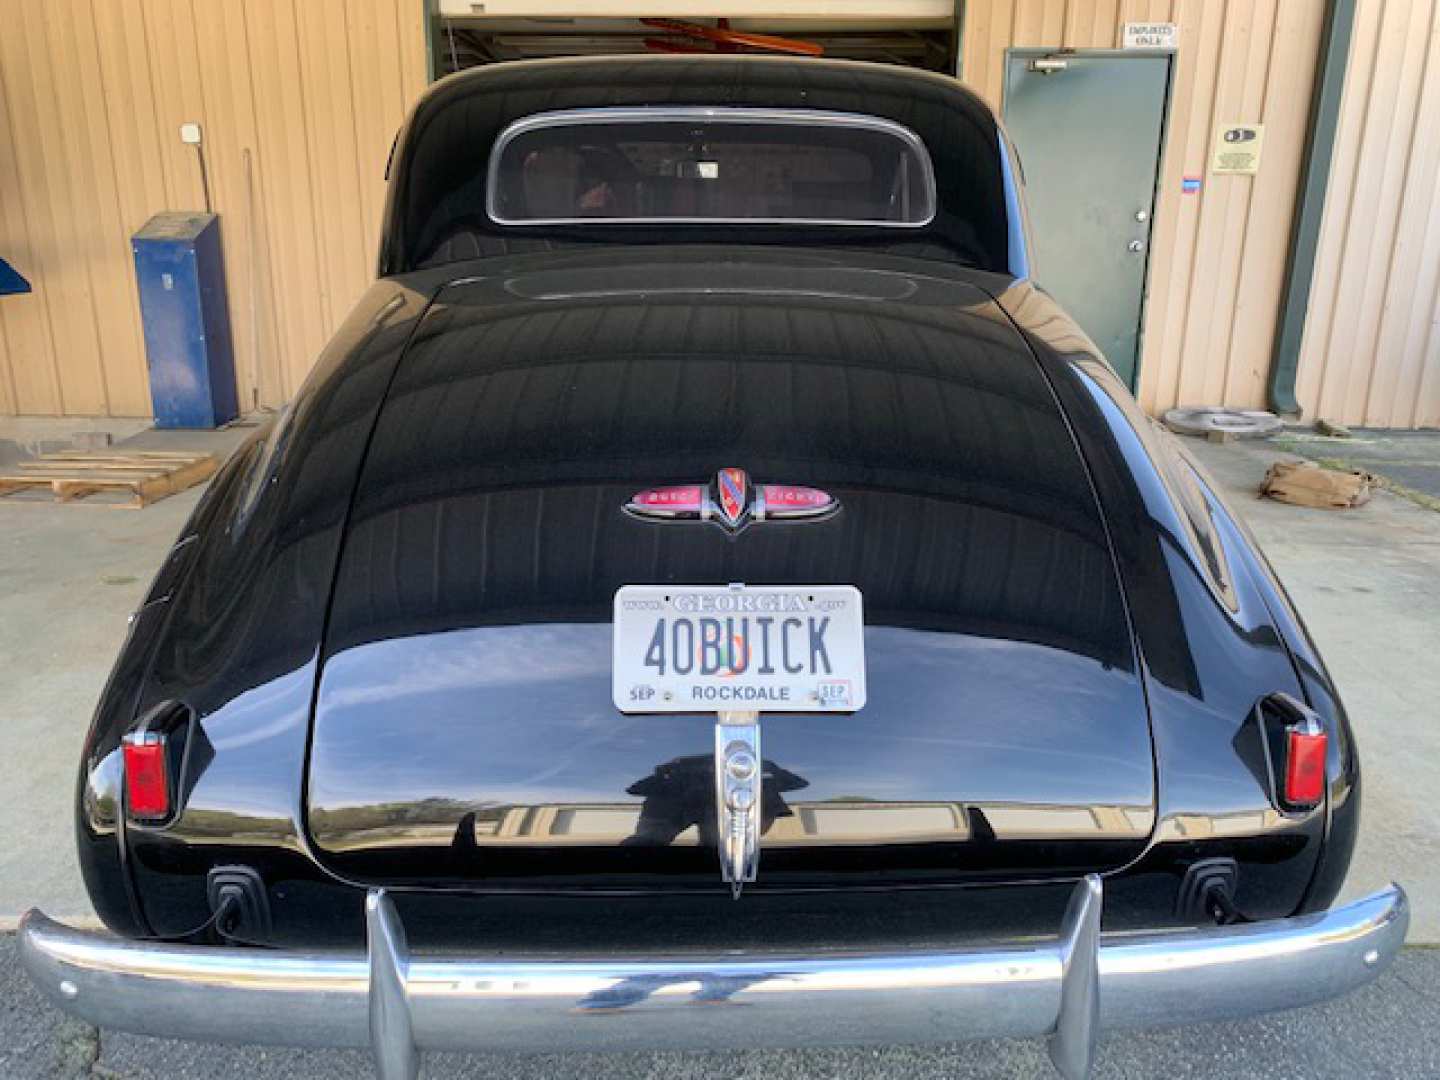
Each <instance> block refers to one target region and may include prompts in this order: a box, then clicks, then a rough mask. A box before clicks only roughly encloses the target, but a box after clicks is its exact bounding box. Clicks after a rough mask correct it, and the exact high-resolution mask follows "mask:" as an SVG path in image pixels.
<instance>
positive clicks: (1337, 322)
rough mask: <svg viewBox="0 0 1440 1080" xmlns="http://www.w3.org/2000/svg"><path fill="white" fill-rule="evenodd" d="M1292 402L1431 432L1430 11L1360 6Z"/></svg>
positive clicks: (1436, 231)
mask: <svg viewBox="0 0 1440 1080" xmlns="http://www.w3.org/2000/svg"><path fill="white" fill-rule="evenodd" d="M1296 389H1297V392H1298V395H1299V398H1300V404H1301V406H1302V407H1303V408H1304V410H1305V414H1306V415H1307V416H1310V417H1326V418H1328V419H1336V420H1341V421H1343V422H1345V423H1351V424H1370V425H1374V426H1377V427H1440V3H1437V2H1436V0H1361V3H1360V5H1359V7H1358V10H1357V13H1356V21H1355V35H1354V38H1353V41H1352V44H1351V47H1350V68H1349V72H1348V74H1347V77H1346V80H1345V93H1344V97H1343V98H1342V100H1341V106H1340V128H1339V132H1338V134H1337V137H1336V147H1335V158H1334V161H1333V164H1332V165H1331V172H1330V190H1329V194H1328V196H1327V199H1326V206H1325V217H1324V220H1323V222H1322V225H1321V232H1320V249H1319V252H1318V255H1317V257H1316V273H1315V285H1314V289H1313V291H1312V292H1311V296H1310V310H1309V314H1308V317H1307V320H1306V324H1305V336H1304V339H1303V341H1302V343H1301V352H1300V368H1299V375H1298V379H1297V387H1296Z"/></svg>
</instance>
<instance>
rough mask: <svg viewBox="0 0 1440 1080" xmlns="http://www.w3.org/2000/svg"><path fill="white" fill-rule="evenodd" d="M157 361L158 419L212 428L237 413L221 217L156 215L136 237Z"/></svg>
mask: <svg viewBox="0 0 1440 1080" xmlns="http://www.w3.org/2000/svg"><path fill="white" fill-rule="evenodd" d="M130 243H131V250H132V251H133V252H134V254H135V275H136V277H137V278H138V279H139V285H140V313H141V317H142V320H143V322H144V326H145V352H146V356H147V357H148V362H149V366H150V398H151V404H152V406H153V408H154V410H155V426H156V427H161V428H213V427H219V426H220V425H221V424H224V423H227V422H229V421H231V420H233V419H235V417H236V415H237V413H238V412H239V409H238V406H237V401H236V390H235V350H234V347H233V345H232V344H231V340H230V312H229V308H228V306H227V304H226V302H225V267H224V264H223V262H222V261H221V258H220V219H219V218H218V217H216V216H215V215H214V214H200V213H186V212H166V213H163V214H156V215H155V216H154V217H152V218H151V219H150V220H149V221H147V222H146V223H145V226H144V228H142V229H141V230H140V231H139V232H137V233H136V234H135V235H134V236H133V237H131V238H130Z"/></svg>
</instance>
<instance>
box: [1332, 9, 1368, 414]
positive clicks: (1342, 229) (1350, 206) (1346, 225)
mask: <svg viewBox="0 0 1440 1080" xmlns="http://www.w3.org/2000/svg"><path fill="white" fill-rule="evenodd" d="M1384 29H1385V26H1384V11H1383V8H1382V10H1381V14H1380V16H1379V22H1378V23H1377V26H1376V29H1375V42H1374V44H1373V46H1372V48H1371V53H1370V70H1369V71H1368V72H1367V73H1366V77H1365V96H1364V100H1363V105H1362V107H1361V111H1360V116H1359V119H1358V121H1357V122H1358V123H1359V125H1360V130H1359V131H1358V132H1357V133H1356V136H1355V160H1354V162H1353V164H1352V166H1351V169H1350V183H1349V190H1348V192H1347V195H1348V198H1347V199H1346V205H1345V210H1344V213H1343V216H1342V217H1341V220H1340V223H1339V241H1338V242H1339V245H1340V250H1339V251H1338V252H1337V255H1336V263H1335V265H1336V283H1335V294H1334V297H1332V300H1331V304H1330V307H1329V310H1328V311H1326V313H1325V337H1324V346H1323V349H1322V353H1321V356H1322V357H1323V362H1322V364H1321V367H1320V376H1319V379H1318V381H1317V382H1316V386H1315V412H1316V414H1317V415H1318V414H1320V413H1323V412H1325V411H1327V409H1326V400H1327V398H1328V397H1329V396H1330V394H1329V387H1330V385H1331V368H1332V364H1331V358H1332V355H1333V350H1334V345H1335V308H1336V304H1335V302H1334V301H1335V299H1336V298H1338V297H1339V295H1340V292H1341V289H1342V288H1343V285H1344V281H1343V278H1344V275H1345V267H1346V266H1347V265H1348V263H1349V254H1350V238H1351V232H1352V228H1353V226H1354V221H1355V204H1356V198H1355V189H1356V187H1357V186H1358V185H1359V183H1360V173H1361V170H1362V169H1363V167H1364V164H1365V156H1364V153H1363V151H1364V147H1365V141H1366V138H1367V136H1368V135H1369V132H1370V117H1371V108H1372V105H1373V95H1374V91H1375V72H1376V69H1377V68H1378V67H1379V66H1380V43H1381V41H1383V40H1384ZM1342 108H1343V104H1342Z"/></svg>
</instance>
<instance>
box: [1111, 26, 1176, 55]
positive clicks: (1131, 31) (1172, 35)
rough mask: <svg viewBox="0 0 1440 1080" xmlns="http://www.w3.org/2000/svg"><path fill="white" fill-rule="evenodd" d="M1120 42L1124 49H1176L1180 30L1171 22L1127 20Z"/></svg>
mask: <svg viewBox="0 0 1440 1080" xmlns="http://www.w3.org/2000/svg"><path fill="white" fill-rule="evenodd" d="M1120 44H1121V46H1122V47H1123V48H1126V49H1176V48H1179V47H1180V31H1179V29H1178V28H1177V27H1176V26H1175V24H1174V23H1173V22H1127V23H1126V24H1125V33H1124V36H1123V37H1122V38H1121V39H1120Z"/></svg>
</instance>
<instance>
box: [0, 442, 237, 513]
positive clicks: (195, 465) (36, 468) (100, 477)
mask: <svg viewBox="0 0 1440 1080" xmlns="http://www.w3.org/2000/svg"><path fill="white" fill-rule="evenodd" d="M218 464H219V463H218V462H217V461H216V460H215V455H214V454H186V453H179V452H176V451H169V450H129V451H124V452H120V451H116V452H107V453H90V452H87V451H83V450H62V451H60V452H59V453H58V454H43V455H41V456H40V457H38V458H34V459H32V460H30V461H22V462H19V463H17V464H15V465H13V466H11V467H10V468H9V469H8V470H6V471H4V472H3V473H0V502H4V503H21V502H40V501H44V502H51V501H53V502H64V503H68V502H75V501H79V502H82V503H89V504H92V505H96V506H108V507H113V508H118V509H123V510H139V509H141V508H142V507H145V506H148V505H149V504H150V503H152V502H155V501H156V500H157V499H163V498H165V496H167V495H173V494H175V492H177V491H184V490H185V489H186V488H188V487H194V486H195V485H196V484H198V483H200V481H202V480H204V479H206V478H207V477H208V476H210V474H211V473H213V472H214V471H215V469H216V468H217V467H218ZM46 488H49V489H50V493H51V495H52V496H53V498H52V499H48V500H39V499H33V498H26V495H27V494H28V493H36V492H43V491H44V490H45V489H46ZM97 492H99V493H111V494H120V495H126V494H128V495H129V496H130V498H129V499H128V500H124V501H117V500H115V499H113V498H112V499H107V498H95V499H91V498H87V496H91V495H94V494H96V493H97Z"/></svg>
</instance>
